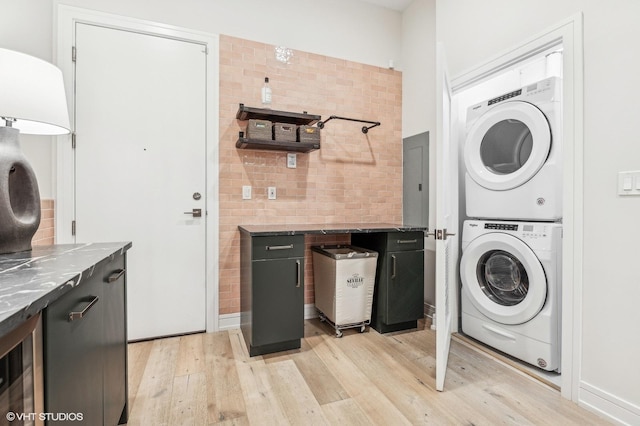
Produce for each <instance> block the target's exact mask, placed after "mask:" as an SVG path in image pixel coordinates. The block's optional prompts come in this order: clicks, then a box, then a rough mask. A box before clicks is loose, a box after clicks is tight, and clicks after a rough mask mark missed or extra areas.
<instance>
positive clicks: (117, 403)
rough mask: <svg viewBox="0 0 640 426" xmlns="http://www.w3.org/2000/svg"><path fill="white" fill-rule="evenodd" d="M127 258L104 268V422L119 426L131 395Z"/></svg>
mask: <svg viewBox="0 0 640 426" xmlns="http://www.w3.org/2000/svg"><path fill="white" fill-rule="evenodd" d="M125 274H126V270H125V257H124V255H119V256H116V257H115V258H114V259H113V260H112V261H111V262H109V263H108V264H107V265H105V267H104V273H103V275H102V286H103V289H104V424H105V425H116V424H118V423H119V422H120V420H122V421H123V422H126V420H127V416H126V414H127V413H126V412H125V413H124V414H125V416H124V417H123V418H122V419H121V418H120V416H121V415H122V414H123V408H124V407H125V404H126V402H127V401H126V398H127V323H126V316H125V315H126V313H125V279H126V278H125V277H126V275H125Z"/></svg>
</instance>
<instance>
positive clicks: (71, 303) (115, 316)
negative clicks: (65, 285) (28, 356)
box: [43, 254, 128, 425]
mask: <svg viewBox="0 0 640 426" xmlns="http://www.w3.org/2000/svg"><path fill="white" fill-rule="evenodd" d="M125 262H126V259H125V255H124V254H118V255H113V256H112V257H110V258H109V259H108V262H107V263H101V264H100V265H97V266H96V267H95V268H94V269H93V271H92V273H91V274H90V275H89V276H83V277H82V280H81V282H80V284H79V285H77V286H76V287H75V288H73V289H72V290H70V291H69V292H68V293H66V294H65V295H63V296H61V297H60V298H59V299H58V300H56V301H55V302H53V303H52V304H51V305H50V306H48V307H47V308H46V309H45V310H44V311H43V339H44V342H43V346H44V350H43V353H44V404H45V412H47V413H82V417H83V419H82V423H83V424H93V425H98V424H105V425H115V424H118V423H122V422H126V421H127V411H128V410H127V408H126V401H127V336H126V315H125V309H126V298H125V280H126V273H125ZM71 420H74V419H71ZM56 424H67V423H65V422H64V421H60V422H56ZM68 424H77V421H69V422H68Z"/></svg>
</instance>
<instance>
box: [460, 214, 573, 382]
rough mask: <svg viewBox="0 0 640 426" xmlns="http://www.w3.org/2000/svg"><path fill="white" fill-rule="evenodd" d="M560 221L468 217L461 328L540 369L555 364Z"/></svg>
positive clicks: (462, 265) (557, 364)
mask: <svg viewBox="0 0 640 426" xmlns="http://www.w3.org/2000/svg"><path fill="white" fill-rule="evenodd" d="M561 252H562V225H560V224H558V223H548V222H547V223H545V222H504V221H479V220H468V221H465V222H464V225H463V231H462V258H461V260H460V278H461V280H462V292H461V293H462V294H461V299H462V300H461V304H462V318H461V325H462V331H463V332H464V333H465V334H467V335H468V336H471V337H473V338H475V339H477V340H479V341H481V342H483V343H485V344H487V345H489V346H492V347H493V348H496V349H498V350H500V351H502V352H504V353H506V354H509V355H511V356H513V357H516V358H518V359H520V360H522V361H525V362H527V363H529V364H532V365H535V366H538V367H540V368H542V369H544V370H548V371H553V370H558V369H559V367H560V295H561V293H560V290H561V286H560V282H561V277H562V274H561V266H562V264H561V254H562V253H561Z"/></svg>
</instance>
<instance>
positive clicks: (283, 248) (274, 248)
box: [266, 244, 293, 251]
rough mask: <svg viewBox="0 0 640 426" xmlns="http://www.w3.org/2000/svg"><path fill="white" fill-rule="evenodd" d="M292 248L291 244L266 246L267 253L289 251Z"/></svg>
mask: <svg viewBox="0 0 640 426" xmlns="http://www.w3.org/2000/svg"><path fill="white" fill-rule="evenodd" d="M292 248H293V244H289V245H287V246H266V249H267V251H271V250H289V249H292Z"/></svg>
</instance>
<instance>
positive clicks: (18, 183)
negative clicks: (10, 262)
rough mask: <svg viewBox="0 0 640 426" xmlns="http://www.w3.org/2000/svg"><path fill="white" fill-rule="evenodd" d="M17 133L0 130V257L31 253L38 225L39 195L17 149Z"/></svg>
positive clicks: (26, 164)
mask: <svg viewBox="0 0 640 426" xmlns="http://www.w3.org/2000/svg"><path fill="white" fill-rule="evenodd" d="M19 135H20V132H19V130H18V129H14V128H11V127H0V254H6V253H15V252H19V251H25V250H31V240H32V238H33V235H34V234H35V233H36V231H37V230H38V226H40V192H39V191H38V182H37V180H36V175H35V173H34V171H33V168H32V167H31V165H30V164H29V162H28V161H27V159H26V157H25V156H24V154H23V153H22V151H21V150H20V141H19Z"/></svg>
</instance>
